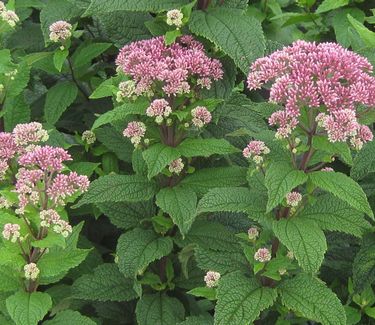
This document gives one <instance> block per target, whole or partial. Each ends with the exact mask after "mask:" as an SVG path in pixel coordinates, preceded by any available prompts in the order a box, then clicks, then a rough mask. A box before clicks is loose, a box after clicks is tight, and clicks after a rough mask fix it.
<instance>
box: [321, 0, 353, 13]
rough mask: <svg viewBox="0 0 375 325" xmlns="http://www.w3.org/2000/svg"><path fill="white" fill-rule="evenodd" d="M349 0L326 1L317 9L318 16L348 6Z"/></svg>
mask: <svg viewBox="0 0 375 325" xmlns="http://www.w3.org/2000/svg"><path fill="white" fill-rule="evenodd" d="M348 3H349V0H324V1H323V2H322V3H321V4H320V5H319V7H318V8H317V9H316V13H317V14H321V13H323V12H327V11H331V10H333V9H337V8H340V7H344V6H346V5H348Z"/></svg>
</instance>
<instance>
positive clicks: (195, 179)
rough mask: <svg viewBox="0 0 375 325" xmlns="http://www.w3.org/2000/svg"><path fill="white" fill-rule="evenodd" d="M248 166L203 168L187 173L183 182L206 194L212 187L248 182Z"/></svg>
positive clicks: (199, 192) (197, 191) (195, 190)
mask: <svg viewBox="0 0 375 325" xmlns="http://www.w3.org/2000/svg"><path fill="white" fill-rule="evenodd" d="M246 172H247V168H243V167H238V166H231V167H215V168H203V169H200V170H197V171H196V172H194V174H190V175H187V176H186V177H185V178H184V179H183V180H182V181H181V184H183V185H184V186H188V187H190V188H191V189H192V190H194V192H196V193H198V194H204V193H206V192H208V191H209V189H211V188H215V187H228V186H239V185H243V184H245V183H246Z"/></svg>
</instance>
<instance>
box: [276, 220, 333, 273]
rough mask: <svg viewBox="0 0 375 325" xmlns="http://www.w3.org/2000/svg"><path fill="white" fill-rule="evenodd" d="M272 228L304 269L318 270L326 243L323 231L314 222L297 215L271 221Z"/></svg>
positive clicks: (308, 270)
mask: <svg viewBox="0 0 375 325" xmlns="http://www.w3.org/2000/svg"><path fill="white" fill-rule="evenodd" d="M273 230H274V232H275V235H276V237H277V238H279V240H280V241H281V242H282V243H283V244H284V245H285V246H286V247H287V248H288V249H289V250H291V251H292V252H293V253H294V256H295V257H296V259H297V261H298V264H299V265H300V266H301V267H302V268H303V269H304V270H305V271H307V272H311V273H315V272H317V271H318V270H319V268H320V265H321V264H322V262H323V259H324V253H325V252H326V250H327V243H326V238H325V236H324V233H323V231H322V230H321V229H320V228H319V227H318V226H317V225H316V223H315V222H313V221H308V220H302V219H300V218H299V217H294V218H291V219H283V220H280V221H275V222H274V223H273Z"/></svg>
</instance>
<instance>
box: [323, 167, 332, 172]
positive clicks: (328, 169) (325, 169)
mask: <svg viewBox="0 0 375 325" xmlns="http://www.w3.org/2000/svg"><path fill="white" fill-rule="evenodd" d="M321 171H322V172H334V171H335V170H334V169H333V168H332V167H324V168H322V169H321Z"/></svg>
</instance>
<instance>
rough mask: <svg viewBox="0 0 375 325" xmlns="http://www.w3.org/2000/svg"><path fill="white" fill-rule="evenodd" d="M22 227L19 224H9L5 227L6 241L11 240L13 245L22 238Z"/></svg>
mask: <svg viewBox="0 0 375 325" xmlns="http://www.w3.org/2000/svg"><path fill="white" fill-rule="evenodd" d="M20 230H21V227H20V226H19V225H17V224H11V223H7V224H5V225H4V230H3V237H4V239H6V240H10V241H11V242H12V243H15V242H16V241H17V239H18V238H19V237H20Z"/></svg>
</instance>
